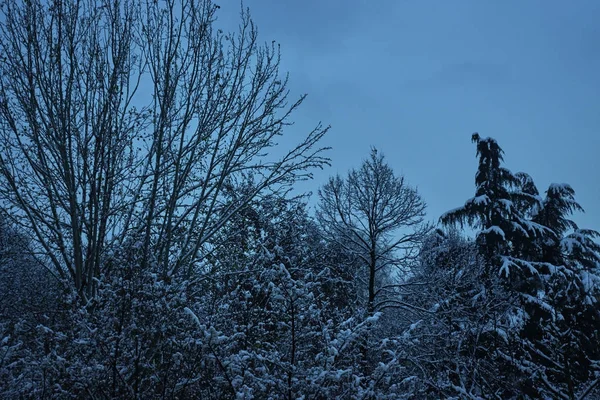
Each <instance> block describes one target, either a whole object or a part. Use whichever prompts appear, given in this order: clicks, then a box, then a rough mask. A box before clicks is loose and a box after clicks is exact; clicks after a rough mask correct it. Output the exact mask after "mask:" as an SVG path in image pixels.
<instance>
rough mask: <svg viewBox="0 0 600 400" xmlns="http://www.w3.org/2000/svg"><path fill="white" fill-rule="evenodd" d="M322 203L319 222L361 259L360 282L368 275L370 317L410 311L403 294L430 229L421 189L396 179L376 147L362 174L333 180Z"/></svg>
mask: <svg viewBox="0 0 600 400" xmlns="http://www.w3.org/2000/svg"><path fill="white" fill-rule="evenodd" d="M319 200H320V202H319V209H318V213H317V218H318V219H319V222H320V224H321V226H322V228H323V230H324V232H325V234H326V236H327V237H328V238H329V239H330V240H332V241H335V242H337V243H338V244H339V245H340V246H342V247H343V248H344V249H346V251H348V252H350V253H351V254H352V255H354V257H355V258H357V259H359V260H360V263H361V265H362V266H361V268H362V269H363V270H362V271H360V272H359V275H358V276H357V278H359V279H360V278H361V277H363V276H366V279H365V280H366V286H367V295H366V302H365V304H364V307H365V308H366V310H367V313H368V315H373V314H374V313H375V312H376V311H381V310H383V309H386V308H390V307H403V306H406V304H404V303H403V302H402V301H400V300H399V299H398V298H397V294H398V290H399V289H401V288H402V287H403V286H404V285H405V284H404V283H403V280H404V278H405V276H403V274H406V273H407V272H408V270H407V268H408V267H409V266H410V263H411V262H412V261H414V260H415V258H416V256H417V253H418V248H419V245H420V243H421V241H422V239H423V238H424V237H425V235H426V233H427V232H428V230H429V226H428V225H427V224H425V223H424V217H425V208H426V205H425V202H424V201H423V199H422V198H421V196H420V195H419V193H418V192H417V190H416V189H415V188H413V187H411V186H409V185H408V184H407V183H406V182H405V180H404V177H396V176H395V174H394V172H393V171H392V169H391V167H390V166H389V165H388V164H387V163H386V162H385V160H384V157H383V155H382V154H379V153H378V152H377V150H376V149H374V148H373V149H372V150H371V154H370V157H369V158H368V159H367V160H365V161H364V162H363V163H362V165H361V167H360V168H359V169H358V170H355V169H353V170H351V171H350V172H349V173H348V176H347V177H346V178H345V179H342V178H341V177H340V176H339V175H338V176H336V177H332V178H330V179H329V181H328V182H327V183H326V184H325V185H324V186H323V188H322V189H320V190H319ZM398 268H400V270H398ZM402 268H404V269H402Z"/></svg>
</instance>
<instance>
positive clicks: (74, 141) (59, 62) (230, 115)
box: [0, 0, 327, 299]
mask: <svg viewBox="0 0 600 400" xmlns="http://www.w3.org/2000/svg"><path fill="white" fill-rule="evenodd" d="M217 8H218V6H216V5H215V4H213V3H212V2H211V1H210V0H180V1H175V0H168V1H166V2H155V1H151V0H110V1H109V0H101V1H92V0H80V1H62V0H50V1H41V0H32V1H27V2H21V1H18V0H4V1H2V3H1V8H0V14H1V16H0V199H1V201H3V202H4V203H5V204H6V205H7V206H9V207H10V208H11V215H12V218H13V219H14V220H15V221H16V222H18V223H19V224H20V225H21V226H22V227H23V228H25V229H26V230H27V232H29V233H30V235H31V236H32V237H33V238H35V242H36V243H37V246H38V249H37V251H38V254H39V256H40V257H42V258H43V259H44V260H45V261H49V264H50V265H52V269H53V270H55V272H56V273H57V274H59V275H60V276H61V277H62V278H64V279H66V280H67V281H71V282H72V283H73V285H74V288H75V289H76V290H77V292H78V293H79V294H80V295H81V296H82V297H83V298H84V299H86V298H87V299H89V298H91V297H93V296H94V295H95V283H94V281H95V278H98V277H99V276H101V274H102V273H105V272H110V271H109V270H108V268H109V264H107V263H105V262H104V259H105V255H106V254H107V252H108V251H110V250H111V249H116V248H118V247H119V246H123V245H125V244H126V243H133V246H135V247H136V248H138V249H139V253H140V261H139V262H140V265H141V266H142V267H151V268H153V269H154V270H156V271H158V272H160V273H161V274H162V276H163V277H165V278H166V279H169V278H170V277H172V276H174V275H176V274H183V275H186V276H188V277H189V276H191V275H192V274H193V273H195V272H196V273H197V272H202V271H199V270H198V268H197V266H198V260H199V259H200V258H201V257H202V254H203V252H204V251H206V250H207V248H210V247H213V246H214V244H211V243H210V242H211V239H212V238H213V237H214V236H215V233H217V232H218V231H219V229H221V227H222V226H223V225H224V224H225V223H226V221H227V220H228V219H230V218H231V217H232V216H233V215H235V213H237V212H238V211H239V210H240V209H241V208H243V207H244V205H245V204H247V202H248V201H250V200H251V199H252V198H253V197H255V196H257V195H258V194H260V193H262V192H263V191H265V190H277V189H278V188H282V187H285V186H286V185H289V184H292V183H293V182H294V181H296V180H298V179H304V178H308V177H310V169H311V168H314V167H322V166H323V165H324V164H326V163H327V159H326V158H324V157H323V156H322V151H323V150H324V149H323V148H318V147H317V146H316V145H317V142H318V141H319V139H320V138H321V137H322V136H323V135H324V134H325V132H326V131H327V128H323V127H321V125H320V124H319V125H318V126H317V127H316V128H315V129H314V130H313V131H312V132H310V133H308V135H306V136H305V137H303V138H301V139H300V140H299V141H298V144H297V145H296V146H293V147H292V148H291V149H287V150H284V151H282V150H277V152H278V154H283V156H282V157H280V158H274V157H270V156H269V155H268V153H269V151H270V149H271V148H273V147H274V146H276V144H277V143H276V141H277V139H278V137H279V136H280V135H282V133H283V129H284V127H285V126H286V125H289V124H290V122H289V117H290V115H291V114H292V113H293V111H294V110H296V108H297V107H298V106H300V104H301V103H302V101H303V99H304V97H301V98H300V99H298V100H297V101H295V102H292V103H288V100H287V99H288V90H287V88H286V87H287V77H285V76H284V77H282V76H281V74H280V73H279V68H278V67H279V47H278V46H277V45H276V44H273V43H272V44H266V45H261V44H260V43H259V42H258V39H257V31H256V28H255V26H254V24H253V23H252V20H251V19H250V16H249V14H248V12H247V11H246V10H242V14H241V23H240V27H239V31H238V32H237V33H234V34H226V33H223V32H221V31H220V30H217V29H216V28H213V26H214V25H213V24H214V21H215V12H216V10H217ZM249 176H251V177H252V179H253V180H254V182H255V190H254V191H252V192H250V193H247V194H246V195H245V196H244V197H243V198H240V199H238V201H237V202H235V203H230V202H229V203H224V202H223V201H222V190H223V187H224V186H225V185H227V184H232V183H235V182H236V181H239V180H241V179H247V178H248V177H249ZM128 240H129V242H128Z"/></svg>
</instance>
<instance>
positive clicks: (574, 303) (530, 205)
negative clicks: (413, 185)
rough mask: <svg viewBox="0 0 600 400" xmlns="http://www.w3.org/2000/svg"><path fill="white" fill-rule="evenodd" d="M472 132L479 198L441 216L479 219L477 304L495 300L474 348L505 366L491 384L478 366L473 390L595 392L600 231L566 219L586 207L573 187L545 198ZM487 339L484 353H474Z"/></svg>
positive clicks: (494, 365)
mask: <svg viewBox="0 0 600 400" xmlns="http://www.w3.org/2000/svg"><path fill="white" fill-rule="evenodd" d="M473 141H474V142H475V143H476V144H477V155H478V157H479V168H478V171H477V174H476V177H475V184H476V193H475V197H474V198H471V199H469V200H467V202H466V203H465V205H464V206H463V207H460V208H457V209H455V210H452V211H450V212H448V213H446V214H444V215H443V216H442V217H441V222H442V223H444V224H446V225H454V224H456V223H460V224H461V225H462V224H463V223H465V222H466V223H469V224H471V225H472V226H474V227H476V228H480V231H479V232H477V240H476V241H477V244H478V251H479V254H480V255H481V256H482V257H483V260H482V266H483V268H482V272H481V275H479V279H478V280H479V281H480V282H481V283H480V285H481V290H480V292H479V293H477V294H476V295H475V296H473V297H472V303H473V304H476V303H480V302H481V301H482V299H483V300H485V301H488V303H490V302H489V301H490V300H491V303H490V304H494V305H495V306H494V307H492V308H485V307H480V310H479V311H480V315H479V316H478V327H477V328H476V329H471V332H474V331H477V332H478V333H477V341H476V342H475V344H476V347H475V349H474V352H473V354H474V355H476V357H475V359H477V360H478V361H484V362H485V363H488V364H490V363H491V371H494V370H496V371H498V373H500V371H502V372H501V373H502V375H501V376H502V378H503V381H504V382H495V383H494V384H492V385H490V381H489V380H487V381H485V380H481V373H479V376H480V377H479V378H477V380H476V381H475V382H474V383H473V385H472V387H474V388H475V392H474V393H476V394H478V395H480V394H482V393H487V395H488V396H491V395H492V394H496V395H497V394H498V393H503V396H509V395H511V393H513V394H515V393H522V394H524V395H526V396H529V397H535V398H538V397H544V398H546V397H548V398H564V399H575V398H578V396H579V395H584V394H586V393H588V394H589V393H590V392H591V391H592V390H594V387H595V386H596V385H597V384H598V380H597V377H596V378H595V374H596V371H597V368H598V367H597V365H598V362H597V359H598V353H597V350H596V346H594V345H591V343H596V342H597V341H598V337H597V329H596V328H592V326H597V323H598V321H599V320H600V319H599V316H600V313H599V312H598V310H599V308H598V297H597V290H598V289H597V287H596V284H595V282H598V281H600V279H598V272H599V270H600V269H599V267H600V262H599V261H600V252H599V250H600V247H599V246H598V244H597V243H595V242H594V240H593V239H594V238H595V237H598V234H597V233H596V232H595V231H591V230H582V229H578V227H577V225H576V224H575V223H574V222H573V221H572V220H570V219H569V214H571V213H572V212H573V211H581V210H582V208H581V206H579V204H578V203H577V202H575V199H574V191H573V190H572V188H570V186H568V185H551V186H550V188H549V189H548V191H547V196H546V198H545V199H543V200H542V199H541V198H540V197H539V195H538V191H537V188H536V187H535V184H534V183H533V180H532V179H531V178H530V177H529V176H528V175H526V174H524V173H518V174H513V173H511V172H510V171H509V170H508V169H506V168H504V167H503V166H501V162H502V154H503V152H502V149H501V148H500V146H499V145H498V144H497V142H496V141H495V140H494V139H491V138H485V139H482V138H480V137H479V135H478V134H474V135H473ZM570 230H573V232H571V233H568V232H569V231H570ZM497 305H501V307H498V306H497ZM463 325H464V324H463ZM466 334H467V337H469V336H471V337H472V336H473V335H472V334H469V332H468V331H467V332H466ZM481 348H485V349H487V353H488V354H485V355H484V354H481V353H479V354H478V351H477V349H481ZM482 357H483V358H482ZM488 375H489V374H488ZM490 376H493V375H490ZM510 381H512V384H510V385H507V384H506V383H507V382H510ZM501 386H506V387H507V388H506V389H503V388H501ZM459 389H460V390H459V392H460V391H461V390H464V388H462V389H461V388H459ZM578 393H579V395H578Z"/></svg>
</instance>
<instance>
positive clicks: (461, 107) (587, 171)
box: [218, 0, 600, 229]
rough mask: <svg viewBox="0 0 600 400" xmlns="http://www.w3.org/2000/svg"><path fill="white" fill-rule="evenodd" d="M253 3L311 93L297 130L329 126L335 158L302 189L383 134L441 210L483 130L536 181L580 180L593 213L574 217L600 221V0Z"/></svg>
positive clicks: (384, 144)
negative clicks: (474, 136)
mask: <svg viewBox="0 0 600 400" xmlns="http://www.w3.org/2000/svg"><path fill="white" fill-rule="evenodd" d="M218 4H219V5H220V6H221V9H220V12H219V14H218V15H219V18H220V19H219V24H220V25H222V26H224V27H228V26H232V25H231V24H232V23H233V22H236V21H237V19H238V16H239V10H240V3H239V2H238V1H234V0H221V1H220V2H218ZM245 5H246V6H248V7H249V8H250V11H251V14H252V17H253V19H254V21H255V22H256V24H257V26H258V30H259V36H260V39H261V40H263V41H265V42H270V41H271V40H276V41H277V42H279V43H280V44H281V49H282V68H283V70H284V71H289V73H290V89H291V90H292V94H293V95H296V96H298V95H300V94H302V93H308V98H307V100H306V102H305V104H304V105H303V107H302V109H301V110H299V111H298V112H297V113H296V115H295V117H294V120H295V121H296V125H295V126H294V127H292V128H290V132H289V135H290V136H291V137H292V138H294V136H296V135H301V134H302V133H303V132H306V131H308V130H309V129H310V128H312V127H313V126H314V125H315V124H316V123H317V122H318V121H323V122H324V123H325V124H331V126H332V129H331V131H330V132H329V134H328V136H327V138H326V140H325V141H324V145H327V146H332V147H333V150H332V151H331V152H330V157H331V158H332V167H331V168H328V169H327V170H325V171H323V172H319V173H316V174H315V180H314V181H312V182H309V183H306V184H304V185H303V186H302V188H303V189H305V190H312V191H314V192H316V190H317V188H318V187H319V186H320V185H321V184H323V183H324V182H325V181H326V179H327V178H328V176H330V175H332V174H335V173H338V172H339V173H341V174H344V173H346V171H347V170H348V169H349V168H351V167H356V166H358V165H359V164H360V162H361V160H362V159H363V158H365V157H366V156H367V155H368V152H369V147H370V146H376V147H377V148H378V149H380V150H381V151H383V152H384V154H385V155H386V157H387V159H388V162H389V163H390V165H391V166H392V167H393V168H394V170H395V171H396V172H397V173H402V174H404V175H405V176H406V178H407V180H408V181H409V182H410V183H411V184H413V185H415V186H417V187H418V188H419V191H420V192H421V194H422V195H423V197H424V199H425V200H426V201H427V203H428V205H429V217H430V218H431V219H437V218H438V217H439V216H440V215H441V214H442V213H443V212H445V211H447V210H449V209H451V208H454V207H457V206H460V205H462V204H463V203H464V201H465V200H466V199H467V198H468V197H471V196H472V195H473V193H474V183H473V182H474V174H475V169H476V166H477V160H476V158H475V146H474V145H473V144H472V143H471V142H470V138H471V134H472V133H473V132H476V131H477V132H479V133H480V134H481V135H482V136H484V137H485V136H492V137H494V138H496V139H497V140H498V142H499V143H500V145H501V146H502V147H503V149H504V150H505V152H506V156H505V161H506V166H507V167H508V168H510V169H511V170H513V171H514V172H517V171H524V172H527V173H529V174H530V175H531V176H532V177H533V178H534V180H535V182H536V183H537V185H538V188H539V189H540V190H541V191H544V190H545V189H546V187H547V186H548V185H549V184H550V183H552V182H557V183H563V182H564V183H569V184H570V185H571V186H573V188H574V189H575V191H576V195H577V199H578V201H579V202H580V203H581V204H582V206H583V207H584V208H585V209H586V211H587V213H586V214H585V216H577V217H576V220H577V222H578V223H580V225H582V226H584V227H588V228H593V229H600V157H599V156H598V153H599V152H600V23H599V22H598V21H600V1H598V0H590V1H584V0H577V1H572V2H567V1H534V0H527V1H516V0H508V1H492V0H489V1H475V0H473V1H470V0H469V1H467V0H455V1H442V0H438V1H426V0H418V1H417V0H412V1H402V0H395V1H393V0H378V1H366V0H285V1H284V0H247V1H246V2H245ZM296 137H297V136H296Z"/></svg>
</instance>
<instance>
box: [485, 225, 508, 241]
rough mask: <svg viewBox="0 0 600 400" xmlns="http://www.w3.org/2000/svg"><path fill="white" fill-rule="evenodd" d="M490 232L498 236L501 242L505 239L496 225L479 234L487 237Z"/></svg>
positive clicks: (502, 232)
mask: <svg viewBox="0 0 600 400" xmlns="http://www.w3.org/2000/svg"><path fill="white" fill-rule="evenodd" d="M492 232H493V233H494V234H496V235H497V236H500V237H501V238H502V239H503V240H504V239H506V235H505V234H504V231H503V230H502V229H501V228H500V227H499V226H496V225H494V226H490V227H489V228H487V229H484V230H482V231H481V233H480V234H481V235H487V234H490V233H492Z"/></svg>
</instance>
